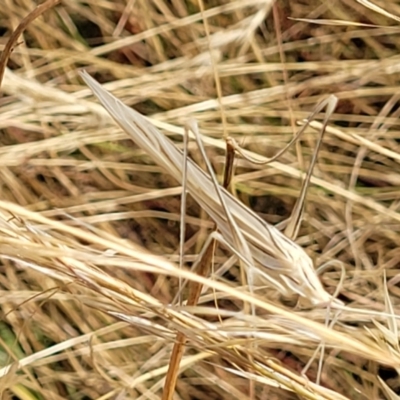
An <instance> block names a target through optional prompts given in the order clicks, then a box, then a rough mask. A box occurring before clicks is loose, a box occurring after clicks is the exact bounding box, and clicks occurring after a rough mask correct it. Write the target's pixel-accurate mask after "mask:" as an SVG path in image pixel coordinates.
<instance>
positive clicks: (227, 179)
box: [162, 138, 235, 400]
mask: <svg viewBox="0 0 400 400" xmlns="http://www.w3.org/2000/svg"><path fill="white" fill-rule="evenodd" d="M228 139H229V138H228ZM234 159H235V148H234V146H233V145H232V143H231V141H230V140H227V141H226V159H225V169H224V180H223V187H224V188H225V189H228V187H229V186H230V183H231V180H232V176H233V163H234ZM215 246H216V242H215V240H211V241H210V243H209V245H208V247H207V249H206V250H205V252H204V253H203V256H202V258H201V261H200V263H199V266H198V271H197V273H198V274H199V275H200V276H208V274H209V271H210V267H211V263H212V257H213V254H214V251H215ZM202 288H203V286H202V285H200V284H199V283H197V282H191V285H190V287H189V296H188V299H187V305H188V306H195V305H197V302H198V301H199V298H200V294H201V290H202ZM185 343H186V336H185V334H184V333H182V332H178V334H177V335H176V341H175V344H174V347H173V349H172V353H171V358H170V360H169V365H168V372H167V376H166V378H165V384H164V390H163V394H162V400H171V399H172V397H173V394H174V392H175V387H176V382H177V380H178V375H179V367H180V363H181V360H182V356H183V352H184V350H185Z"/></svg>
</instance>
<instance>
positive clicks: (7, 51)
mask: <svg viewBox="0 0 400 400" xmlns="http://www.w3.org/2000/svg"><path fill="white" fill-rule="evenodd" d="M58 3H61V0H47V1H45V2H44V3H43V4H40V5H39V6H37V7H36V8H35V9H34V10H33V11H31V12H30V13H29V14H28V15H27V16H26V17H25V18H24V19H23V20H22V21H21V22H20V23H19V25H18V26H17V27H16V29H15V30H14V31H13V32H12V33H11V36H10V38H9V39H8V41H7V43H6V45H5V47H4V50H3V52H2V53H1V56H0V88H1V83H2V82H3V76H4V71H5V69H6V66H7V62H8V59H9V58H10V55H11V53H12V51H13V49H14V47H15V45H16V43H17V40H18V38H19V37H20V35H21V34H22V32H23V31H24V30H25V29H26V28H27V26H28V25H29V24H30V23H31V22H32V21H33V20H35V19H36V18H37V17H39V16H40V15H42V14H43V13H44V12H46V11H47V10H49V9H50V8H52V7H54V6H56V5H57V4H58Z"/></svg>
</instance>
